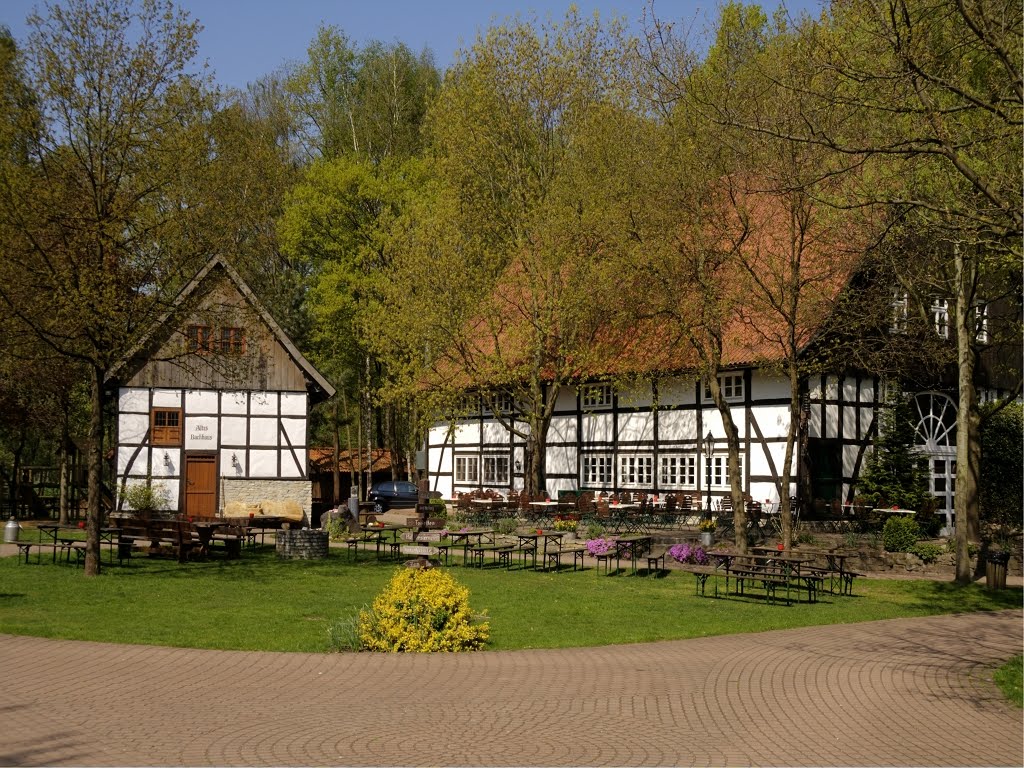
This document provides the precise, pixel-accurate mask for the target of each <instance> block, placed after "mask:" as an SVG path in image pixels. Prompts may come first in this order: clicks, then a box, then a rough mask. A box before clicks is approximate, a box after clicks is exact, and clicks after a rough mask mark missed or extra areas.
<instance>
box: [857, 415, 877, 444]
mask: <svg viewBox="0 0 1024 768" xmlns="http://www.w3.org/2000/svg"><path fill="white" fill-rule="evenodd" d="M859 411H860V415H859V418H860V433H861V434H862V435H863V436H864V437H865V438H866V437H867V436H868V430H869V429H871V421H872V419H873V418H874V415H875V414H874V411H873V410H872V409H871V408H861V409H859Z"/></svg>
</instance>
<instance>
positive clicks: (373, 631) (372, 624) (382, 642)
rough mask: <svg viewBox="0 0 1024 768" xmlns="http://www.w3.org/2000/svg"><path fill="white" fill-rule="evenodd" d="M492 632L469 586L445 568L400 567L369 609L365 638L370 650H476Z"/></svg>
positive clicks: (362, 621) (363, 622) (362, 626)
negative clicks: (479, 618) (479, 616)
mask: <svg viewBox="0 0 1024 768" xmlns="http://www.w3.org/2000/svg"><path fill="white" fill-rule="evenodd" d="M489 634H490V626H489V625H488V624H487V623H486V622H482V623H477V622H476V621H475V617H474V616H473V613H472V612H471V611H470V609H469V590H468V589H466V588H465V587H464V586H462V585H461V584H459V583H458V582H457V581H456V580H455V579H454V578H452V576H451V575H450V574H448V573H447V572H445V571H442V570H441V569H439V568H403V569H402V570H400V571H397V572H396V573H395V575H394V576H393V577H392V579H391V581H390V582H389V583H388V585H387V587H385V588H384V591H383V592H381V593H380V594H379V595H378V596H377V598H376V599H375V600H374V601H373V606H372V608H371V609H370V610H368V611H360V613H359V641H360V644H361V645H362V647H363V648H365V649H366V650H368V651H387V652H390V653H401V652H423V653H427V652H433V651H475V650H478V649H480V648H482V647H483V646H484V644H485V643H486V642H487V638H488V636H489Z"/></svg>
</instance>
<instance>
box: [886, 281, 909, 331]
mask: <svg viewBox="0 0 1024 768" xmlns="http://www.w3.org/2000/svg"><path fill="white" fill-rule="evenodd" d="M889 308H890V313H891V323H890V325H889V330H890V331H891V332H892V333H906V332H907V294H905V293H903V292H901V291H893V295H892V301H890V302H889Z"/></svg>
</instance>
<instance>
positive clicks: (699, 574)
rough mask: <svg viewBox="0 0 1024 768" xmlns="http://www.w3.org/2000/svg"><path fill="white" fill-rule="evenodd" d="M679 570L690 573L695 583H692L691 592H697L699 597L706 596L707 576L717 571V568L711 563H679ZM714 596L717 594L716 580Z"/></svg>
mask: <svg viewBox="0 0 1024 768" xmlns="http://www.w3.org/2000/svg"><path fill="white" fill-rule="evenodd" d="M679 570H681V571H683V572H685V573H692V574H693V575H694V576H695V577H696V579H697V583H696V584H695V585H694V591H693V593H694V594H695V595H697V594H699V595H700V596H701V597H706V596H707V595H706V592H705V589H706V587H707V582H708V578H709V577H710V576H714V575H716V574H717V573H718V569H717V568H715V566H713V565H696V564H695V563H680V565H679ZM715 596H716V597H717V596H718V586H717V582H716V584H715Z"/></svg>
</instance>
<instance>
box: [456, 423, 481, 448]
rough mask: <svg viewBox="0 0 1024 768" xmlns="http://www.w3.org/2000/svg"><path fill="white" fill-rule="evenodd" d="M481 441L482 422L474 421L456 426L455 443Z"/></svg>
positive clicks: (463, 443) (467, 443) (466, 443)
mask: <svg viewBox="0 0 1024 768" xmlns="http://www.w3.org/2000/svg"><path fill="white" fill-rule="evenodd" d="M479 442H480V424H479V423H478V422H475V421H474V422H473V423H471V424H458V425H457V426H456V427H455V444H456V445H469V444H472V443H479Z"/></svg>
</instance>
